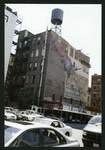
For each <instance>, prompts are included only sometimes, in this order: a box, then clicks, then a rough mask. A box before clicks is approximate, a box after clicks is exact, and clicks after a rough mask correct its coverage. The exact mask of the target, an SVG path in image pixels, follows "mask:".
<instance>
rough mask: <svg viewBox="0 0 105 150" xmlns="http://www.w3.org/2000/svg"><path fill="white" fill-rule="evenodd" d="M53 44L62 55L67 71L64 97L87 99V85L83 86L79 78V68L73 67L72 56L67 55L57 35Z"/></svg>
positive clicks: (55, 49)
mask: <svg viewBox="0 0 105 150" xmlns="http://www.w3.org/2000/svg"><path fill="white" fill-rule="evenodd" d="M52 46H53V48H52V49H51V50H54V51H56V52H57V53H59V55H60V57H61V58H62V59H63V64H64V70H65V71H66V72H67V77H66V78H65V92H64V97H65V98H73V99H75V100H83V99H86V87H84V86H83V83H81V82H80V81H78V80H77V73H76V70H77V69H76V70H75V68H74V67H73V65H72V62H71V59H70V57H68V56H67V54H66V52H65V51H64V48H63V47H62V46H61V44H60V42H59V41H58V40H57V39H56V37H53V40H52Z"/></svg>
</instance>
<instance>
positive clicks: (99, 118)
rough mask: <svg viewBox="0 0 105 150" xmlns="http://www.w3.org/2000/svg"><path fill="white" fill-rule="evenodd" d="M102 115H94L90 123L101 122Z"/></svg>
mask: <svg viewBox="0 0 105 150" xmlns="http://www.w3.org/2000/svg"><path fill="white" fill-rule="evenodd" d="M101 121H102V120H101V116H97V117H93V118H92V119H91V120H90V121H89V124H96V123H101Z"/></svg>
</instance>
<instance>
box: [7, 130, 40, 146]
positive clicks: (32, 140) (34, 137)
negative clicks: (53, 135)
mask: <svg viewBox="0 0 105 150" xmlns="http://www.w3.org/2000/svg"><path fill="white" fill-rule="evenodd" d="M39 146H40V132H39V129H33V130H28V131H26V132H24V133H23V134H22V135H21V136H19V137H18V138H17V139H16V140H15V141H14V142H12V144H11V145H10V147H39Z"/></svg>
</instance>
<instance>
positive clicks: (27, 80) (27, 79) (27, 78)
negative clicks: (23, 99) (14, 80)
mask: <svg viewBox="0 0 105 150" xmlns="http://www.w3.org/2000/svg"><path fill="white" fill-rule="evenodd" d="M28 83H29V76H27V77H26V84H28Z"/></svg>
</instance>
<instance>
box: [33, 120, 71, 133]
mask: <svg viewBox="0 0 105 150" xmlns="http://www.w3.org/2000/svg"><path fill="white" fill-rule="evenodd" d="M36 122H37V123H42V124H47V125H49V126H53V127H54V128H57V129H58V130H59V131H61V132H63V133H64V134H65V135H67V136H72V128H71V127H69V126H67V125H66V124H64V123H63V122H61V121H59V120H55V119H45V118H44V119H40V120H34V121H33V123H36Z"/></svg>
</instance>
